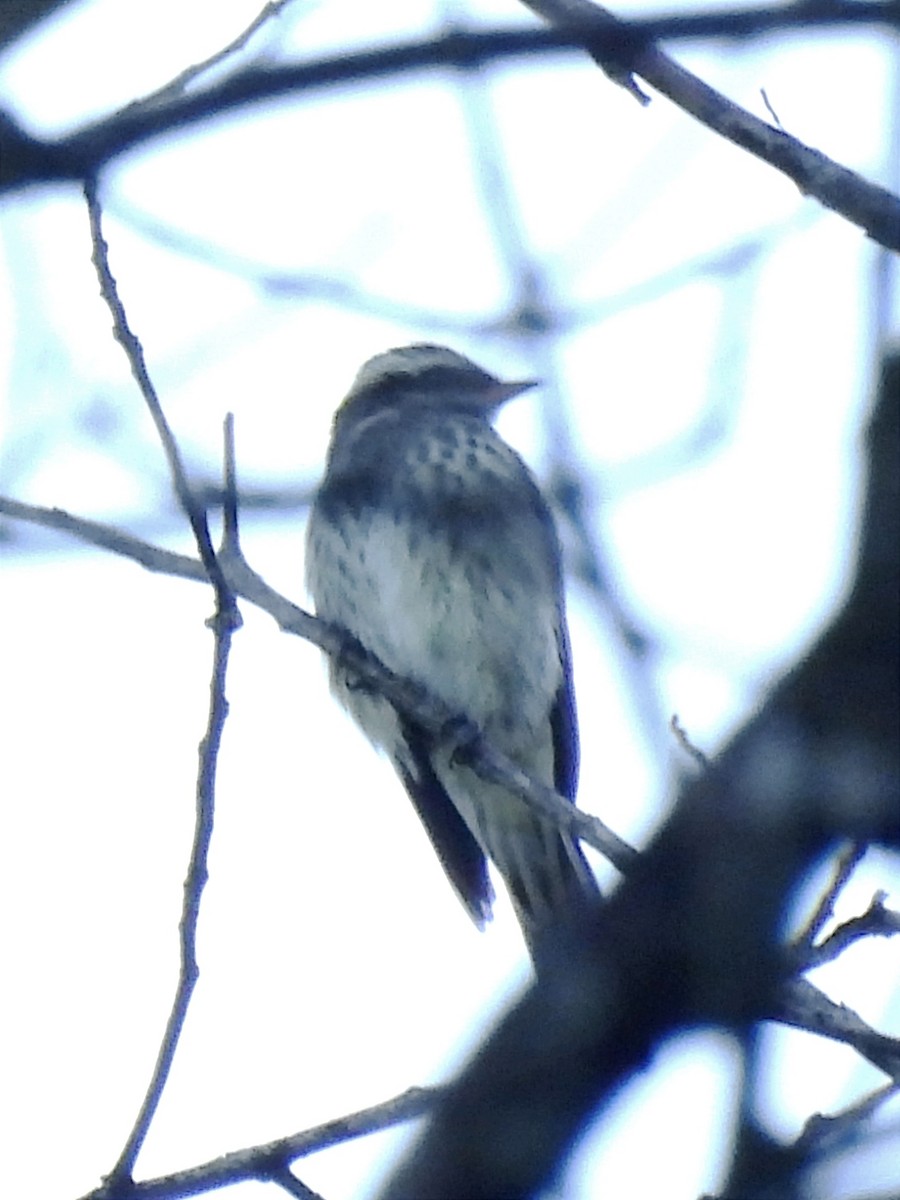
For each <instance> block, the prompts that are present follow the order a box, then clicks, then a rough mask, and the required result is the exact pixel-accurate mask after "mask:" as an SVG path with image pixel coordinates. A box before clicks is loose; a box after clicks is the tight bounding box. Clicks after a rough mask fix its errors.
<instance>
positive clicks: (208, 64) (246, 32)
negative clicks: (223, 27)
mask: <svg viewBox="0 0 900 1200" xmlns="http://www.w3.org/2000/svg"><path fill="white" fill-rule="evenodd" d="M290 3H291V0H269V3H268V4H266V5H264V7H263V8H262V9H261V10H260V11H259V12H258V13H257V14H256V16H255V17H254V18H253V20H252V21H251V22H250V24H249V25H247V26H246V28H244V29H242V30H241V32H240V33H239V34H238V35H237V36H236V37H234V38H232V40H231V41H230V42H229V43H228V45H227V46H223V47H222V48H221V49H220V50H216V51H215V53H214V54H211V55H210V56H209V58H204V59H203V60H202V61H201V62H198V63H193V64H192V65H191V66H189V67H185V69H184V70H183V71H180V72H179V73H178V74H177V75H176V76H175V77H174V78H173V79H170V80H169V82H168V83H164V84H163V86H162V87H160V88H157V90H156V91H155V92H150V93H149V94H148V95H146V96H142V97H141V98H140V99H139V100H132V102H131V103H130V104H126V106H125V107H124V108H123V109H121V110H120V111H121V112H123V113H133V112H136V111H144V110H147V109H153V108H159V107H160V106H161V105H163V104H167V103H169V102H170V101H172V100H175V99H177V98H178V97H179V96H182V95H184V93H185V91H186V90H187V88H188V85H189V84H191V83H193V82H194V80H195V79H198V78H199V77H200V76H201V75H203V74H205V72H206V71H209V70H210V69H211V68H212V67H217V66H219V64H220V63H222V62H224V61H225V59H226V58H230V57H231V55H233V54H237V53H238V52H239V51H240V50H243V48H244V47H245V46H246V45H247V43H248V42H249V41H250V39H251V38H252V37H253V35H254V34H255V33H256V31H257V30H258V29H260V28H261V27H262V26H263V25H264V24H265V23H266V21H268V20H269V19H270V18H272V17H277V16H278V14H279V13H280V12H281V10H282V9H283V8H286V7H287V5H288V4H290Z"/></svg>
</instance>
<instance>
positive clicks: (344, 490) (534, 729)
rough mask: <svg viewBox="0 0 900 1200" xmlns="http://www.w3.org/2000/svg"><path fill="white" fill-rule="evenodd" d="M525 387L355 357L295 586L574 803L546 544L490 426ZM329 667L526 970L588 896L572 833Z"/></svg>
mask: <svg viewBox="0 0 900 1200" xmlns="http://www.w3.org/2000/svg"><path fill="white" fill-rule="evenodd" d="M534 386H536V381H534V380H522V381H515V382H505V381H503V380H501V379H499V378H498V377H496V376H495V375H492V374H490V373H489V372H488V371H486V370H483V369H482V368H481V367H479V366H477V365H476V364H475V363H474V362H472V361H471V360H469V359H468V358H466V357H464V356H463V355H462V354H460V353H458V352H456V351H455V350H452V349H450V348H448V347H446V346H439V345H432V344H428V343H417V344H413V345H408V346H401V347H398V348H395V349H392V350H387V351H385V352H383V353H380V354H377V355H375V357H373V358H370V359H369V360H368V361H367V362H365V363H364V364H363V366H362V367H361V368H360V369H359V371H358V373H357V375H356V377H355V379H354V381H353V384H352V386H351V388H350V390H349V392H348V394H347V395H346V397H345V398H344V400H343V402H342V403H341V404H340V406H339V407H338V409H337V411H336V413H335V416H334V420H333V424H332V430H331V439H330V443H329V447H328V452H327V457H326V464H325V471H324V475H323V478H322V482H321V484H320V486H319V488H318V490H317V493H316V497H315V499H314V501H313V504H312V508H311V512H310V517H309V521H308V526H307V538H306V584H307V591H308V592H309V594H310V596H311V598H312V600H313V603H314V606H315V611H316V614H317V616H319V617H320V618H322V619H324V620H325V621H327V622H329V623H330V624H332V625H335V626H337V627H339V628H340V629H342V630H343V631H345V632H346V633H348V634H349V635H351V636H352V638H354V639H355V640H356V642H358V643H359V644H360V645H361V646H362V647H363V648H364V649H365V650H367V651H368V652H370V653H371V654H373V655H375V656H376V657H377V658H378V659H380V661H381V662H382V663H383V664H384V665H385V666H386V667H388V668H389V669H390V670H391V671H393V672H394V673H396V674H397V675H399V676H402V677H404V678H406V679H409V680H411V681H413V682H415V683H416V684H418V685H420V686H422V687H423V688H424V689H426V691H427V692H428V693H429V694H430V695H432V696H434V697H436V698H437V699H439V700H440V701H442V702H443V704H444V705H445V706H446V708H447V709H448V710H449V711H450V712H452V713H454V714H459V716H460V718H461V719H464V720H465V721H467V722H470V723H472V724H473V725H474V726H475V727H477V729H478V730H479V732H480V733H481V734H482V735H483V736H484V737H485V738H486V739H487V741H488V742H489V743H490V744H491V745H492V746H493V747H495V748H496V749H497V750H499V751H501V752H502V753H503V754H505V755H507V756H508V757H509V759H511V760H512V762H513V763H514V764H515V765H516V766H518V767H519V768H521V769H522V770H523V771H525V772H526V773H527V774H528V775H530V776H531V777H532V778H534V779H536V780H538V781H539V782H540V783H542V784H545V785H548V786H550V787H552V788H555V790H556V791H557V792H559V793H561V794H562V795H563V796H565V797H566V798H567V799H568V800H570V801H572V802H573V803H574V801H575V793H576V789H577V782H578V763H579V746H578V723H577V716H576V707H575V694H574V689H573V681H572V664H571V652H570V645H569V634H568V628H567V622H566V611H565V597H564V591H563V573H562V565H561V559H562V555H561V550H560V544H559V539H558V535H557V532H556V528H555V525H554V520H553V516H552V513H551V510H550V507H549V505H548V503H547V501H546V500H545V498H544V496H543V495H542V493H541V490H540V487H539V485H538V483H537V481H536V479H535V477H534V475H533V474H532V472H531V470H530V469H529V468H528V466H526V464H525V462H524V461H523V460H522V458H520V456H519V455H518V454H517V453H516V451H515V450H513V448H512V447H511V446H510V445H508V444H507V443H506V442H505V441H504V440H503V439H502V438H501V437H500V435H499V434H498V433H497V432H496V430H495V429H494V428H493V425H492V420H493V418H494V417H495V416H496V414H497V412H498V410H499V409H500V407H501V406H502V405H503V404H504V403H505V402H506V401H508V400H510V399H512V398H513V397H514V396H517V395H519V394H521V393H522V392H524V391H526V390H527V389H529V388H532V387H534ZM329 672H330V683H331V689H332V692H333V694H334V695H335V697H336V698H337V700H338V701H339V702H340V703H341V704H342V705H343V706H344V707H345V708H346V709H347V710H348V711H349V713H350V714H351V716H352V717H353V718H354V719H355V720H356V722H357V724H358V725H359V726H360V727H361V729H362V730H363V732H364V733H365V734H366V735H367V736H368V738H369V739H370V741H371V742H373V743H374V744H375V745H376V746H378V747H380V748H381V749H382V750H383V751H384V752H385V753H386V754H387V755H388V757H389V758H390V760H391V762H392V764H393V766H394V768H395V769H396V771H397V774H398V775H399V777H400V779H401V780H402V782H403V785H404V787H405V789H406V791H407V793H408V794H409V797H410V799H411V800H412V803H413V805H414V807H415V809H416V811H417V813H418V815H419V817H420V819H421V821H422V823H423V825H424V827H425V830H426V832H427V833H428V836H429V838H430V840H431V843H432V845H433V847H434V850H435V851H436V853H437V857H438V859H439V860H440V862H441V864H442V866H443V868H444V871H445V873H446V875H447V876H448V878H449V881H450V883H451V884H452V886H453V888H454V890H455V891H456V893H457V895H458V897H459V898H460V900H461V901H462V903H463V905H464V906H465V908H466V909H467V911H468V912H469V914H470V916H471V917H472V919H473V920H474V922H475V924H476V925H477V926H479V928H481V927H483V926H484V924H485V923H486V922H487V921H488V920H489V918H490V916H491V913H492V903H493V899H494V893H493V888H492V885H491V879H490V874H489V871H488V866H487V860H490V861H492V862H493V864H494V866H495V868H496V870H497V871H498V872H499V875H500V877H501V878H502V880H503V882H504V884H505V886H506V888H507V890H508V892H509V895H510V898H511V900H512V904H513V907H514V910H515V913H516V916H517V918H518V921H519V924H520V925H521V927H522V931H523V934H524V937H525V941H526V945H527V947H528V949H529V951H530V953H531V957H532V960H533V961H534V963H535V965H536V966H537V965H538V962H539V957H540V953H541V947H542V946H548V945H550V944H551V938H550V934H551V933H552V932H553V930H554V929H555V928H561V927H562V924H563V923H566V924H567V925H571V923H572V922H573V921H574V920H575V919H576V916H577V914H578V913H580V912H582V911H584V910H586V907H587V906H588V905H591V904H593V903H594V902H595V901H596V899H597V897H598V896H599V890H598V887H597V883H596V881H595V879H594V875H593V873H592V872H591V869H590V866H589V864H588V863H587V861H586V859H585V856H584V854H583V852H582V850H581V847H580V845H579V843H578V841H577V840H576V839H575V838H574V837H573V836H572V835H570V834H569V833H567V832H564V831H563V830H561V829H560V828H559V827H558V826H557V825H556V824H554V823H553V822H552V821H551V820H549V819H547V818H546V817H543V816H541V815H539V814H538V813H536V812H535V811H533V810H532V809H531V808H530V807H529V806H528V805H527V803H526V802H525V801H524V800H522V799H521V798H520V797H519V796H516V795H514V794H511V793H510V792H509V791H508V790H507V789H504V788H503V787H502V786H500V785H499V784H497V783H493V782H486V781H484V780H483V779H481V778H480V777H479V776H478V774H477V772H476V771H475V770H474V768H473V767H471V766H469V765H465V764H464V763H463V762H461V761H460V756H459V754H458V749H459V747H458V746H454V745H453V739H452V738H451V739H446V738H443V739H435V738H433V737H429V736H428V735H427V734H426V732H425V731H423V730H422V728H421V727H418V726H417V725H416V723H415V721H414V720H412V719H411V718H409V717H407V716H406V715H405V714H403V713H401V712H398V711H397V709H395V708H394V707H393V706H392V705H391V704H390V703H389V701H387V700H386V699H385V698H384V697H383V696H381V695H380V694H379V693H378V691H377V690H374V689H372V688H370V687H366V686H362V685H361V684H360V682H359V680H358V678H357V677H354V675H353V671H352V669H351V668H349V667H348V666H347V664H346V662H345V661H342V660H341V657H340V656H339V655H337V656H332V657H331V658H330V660H329ZM538 969H540V968H538Z"/></svg>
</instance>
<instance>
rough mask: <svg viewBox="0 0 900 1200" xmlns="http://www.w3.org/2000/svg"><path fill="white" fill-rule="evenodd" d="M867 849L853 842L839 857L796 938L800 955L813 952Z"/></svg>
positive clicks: (795, 941)
mask: <svg viewBox="0 0 900 1200" xmlns="http://www.w3.org/2000/svg"><path fill="white" fill-rule="evenodd" d="M867 849H868V847H867V846H866V845H865V844H863V843H859V842H851V843H850V845H849V846H847V848H846V849H845V850H844V851H843V853H842V854H841V855H840V857H839V858H838V860H837V863H836V864H835V868H834V875H833V877H832V880H831V883H830V884H829V885H828V887H827V888H826V889H825V892H824V893H823V895H822V898H821V899H820V900H819V903H818V904H817V905H816V908H815V911H814V912H813V913H812V915H811V916H810V918H809V921H808V922H807V924H806V926H805V928H803V929H802V930H801V931H800V933H799V934H798V935H797V937H796V938H795V939H794V949H795V950H796V951H797V953H798V955H801V956H805V955H808V954H810V953H811V952H812V949H813V945H814V944H815V940H816V938H817V937H818V936H819V934H820V933H821V932H822V930H823V929H824V928H825V926H826V924H827V923H828V922H829V921H830V920H831V918H832V917H833V916H834V905H835V902H836V900H837V898H838V896H839V895H840V894H841V892H842V891H843V890H844V887H845V886H846V884H847V882H848V880H849V879H850V876H851V875H852V874H853V872H854V871H855V870H856V868H857V867H858V866H859V864H860V863H861V862H862V860H863V858H864V856H865V853H866V850H867Z"/></svg>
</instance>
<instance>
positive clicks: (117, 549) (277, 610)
mask: <svg viewBox="0 0 900 1200" xmlns="http://www.w3.org/2000/svg"><path fill="white" fill-rule="evenodd" d="M0 513H6V514H7V515H8V516H11V517H17V518H19V519H21V520H26V521H31V522H32V523H34V524H38V525H46V526H49V527H50V528H53V529H60V530H63V531H64V532H66V533H69V534H72V535H73V536H74V537H77V538H79V539H80V540H81V541H85V542H89V543H90V544H92V545H96V546H101V547H103V548H104V549H107V550H112V551H113V552H114V553H116V554H120V555H122V556H123V557H126V558H130V559H133V560H134V561H135V562H138V563H140V564H141V565H142V566H146V567H147V568H148V569H149V570H152V571H156V572H159V573H161V574H170V575H174V576H177V577H179V578H182V579H193V580H201V581H202V580H206V578H207V576H206V573H205V572H204V570H203V566H202V564H201V563H199V562H197V561H196V560H195V559H191V558H187V557H186V556H185V555H180V554H173V553H172V552H170V551H166V550H161V549H159V548H158V547H156V546H151V545H148V544H147V543H146V542H142V541H141V540H140V539H139V538H135V537H132V536H131V535H130V534H124V533H120V532H119V531H118V530H115V529H112V528H111V527H110V526H108V525H103V524H101V523H99V522H96V521H88V520H83V519H81V518H79V517H74V516H72V515H71V514H69V513H64V512H62V511H61V510H60V509H55V508H54V509H42V508H40V507H39V506H37V505H31V504H21V503H19V502H18V501H14V500H9V499H6V498H4V497H0ZM219 564H220V567H221V569H222V572H223V576H224V578H225V579H226V581H227V585H228V587H229V588H231V590H232V591H233V592H234V594H235V595H236V596H239V597H241V598H242V599H244V600H249V601H250V602H251V604H255V605H256V606H257V607H258V608H261V609H263V610H264V611H265V612H267V613H268V614H269V615H270V616H271V617H273V618H274V619H275V620H276V621H277V622H278V625H279V627H280V628H281V630H282V631H283V632H284V633H291V634H294V635H295V636H297V637H302V638H304V639H305V640H306V641H308V642H312V643H313V644H314V645H316V646H318V647H319V649H320V650H323V651H324V652H325V653H326V654H329V655H332V656H336V657H340V658H341V659H342V661H343V662H344V663H346V665H347V666H348V667H352V669H353V670H354V671H355V672H356V673H357V675H358V676H359V678H360V681H361V682H363V683H365V684H367V685H369V686H371V687H373V688H376V689H377V690H378V691H380V692H381V693H382V694H383V695H384V696H386V697H387V699H388V700H390V701H391V703H392V704H394V705H395V706H396V707H397V708H398V709H399V710H400V711H401V712H403V713H404V714H406V715H407V716H409V717H411V718H412V720H414V721H415V722H416V723H417V724H418V725H419V726H421V728H422V729H424V730H425V731H426V732H427V733H429V734H431V736H432V737H435V738H444V737H449V738H452V739H453V740H454V742H455V743H456V744H457V745H458V749H457V753H458V757H459V758H460V761H463V762H466V763H467V764H468V765H469V766H471V767H472V768H473V769H474V770H475V771H477V772H478V774H479V775H480V776H481V777H482V778H483V779H487V780H489V781H491V782H493V783H499V784H500V785H501V786H503V787H505V788H507V789H508V790H509V791H510V792H512V793H514V794H515V795H517V796H520V797H521V798H522V799H523V800H524V801H525V802H526V803H527V804H531V805H532V806H533V807H535V808H537V809H538V811H540V812H542V813H543V814H544V815H545V816H548V817H550V819H551V820H554V821H556V822H557V824H558V825H559V826H560V828H563V829H567V830H569V831H570V832H571V833H573V834H574V835H575V836H577V837H579V838H581V839H582V841H584V842H586V843H587V844H588V845H589V846H593V847H594V849H595V850H599V851H600V853H601V854H603V855H604V856H605V857H606V858H607V859H608V860H609V861H610V862H611V863H612V864H613V865H614V866H615V867H617V868H618V869H619V870H620V871H623V872H626V871H629V870H630V869H631V868H632V867H633V866H634V864H635V862H636V861H637V857H638V854H637V851H636V850H635V849H634V847H632V846H630V845H629V844H628V843H627V842H626V841H624V840H623V839H622V838H620V837H619V836H618V835H617V834H615V833H613V831H612V830H611V829H610V828H609V827H608V826H606V825H605V824H604V823H603V822H602V821H601V820H600V819H599V818H598V817H595V816H593V815H592V814H590V813H586V812H583V811H582V810H581V809H579V808H576V807H575V806H574V805H573V804H571V803H570V802H569V801H568V800H565V799H563V797H561V796H559V795H557V793H556V792H554V791H553V789H552V788H548V787H546V786H544V785H543V784H540V783H538V782H537V781H536V780H533V779H529V777H528V776H527V775H526V774H525V773H524V772H523V771H521V770H519V768H518V767H516V766H515V764H514V763H512V762H511V761H510V760H509V759H508V758H506V756H505V755H503V754H501V753H500V752H499V751H497V750H495V749H494V748H493V747H491V746H489V745H488V744H487V743H486V742H485V741H484V739H483V738H481V736H480V735H479V734H478V732H477V730H474V729H472V730H470V729H469V728H468V727H467V726H466V725H465V723H464V722H463V723H462V725H461V723H460V720H459V717H460V714H459V713H453V712H451V711H450V710H449V709H448V708H447V707H446V706H445V705H443V704H442V703H441V702H440V701H439V700H437V699H436V698H435V697H433V696H429V695H427V694H426V693H425V692H424V691H423V689H422V688H421V687H419V686H418V685H417V684H414V683H411V682H410V681H409V680H404V679H401V678H400V677H399V676H397V675H394V674H393V673H392V672H391V671H388V669H387V668H386V667H384V666H383V665H382V664H381V663H379V662H378V660H377V659H376V658H375V657H374V656H373V655H371V654H368V653H366V651H365V650H363V648H362V647H361V646H359V645H358V644H357V643H356V642H354V641H353V639H352V638H350V637H349V636H348V635H347V634H346V633H345V632H344V631H342V630H340V629H338V628H336V627H335V626H332V625H328V624H327V623H326V622H325V621H320V620H319V619H318V618H317V617H314V616H313V615H312V614H311V613H308V612H306V611H305V610H304V609H302V608H300V607H299V605H296V604H294V603H292V601H290V600H288V599H287V598H286V597H285V596H282V595H281V594H280V593H279V592H276V591H275V589H274V588H271V587H269V585H268V584H267V583H266V582H265V580H263V579H261V578H260V576H258V575H257V574H256V573H255V572H254V571H253V570H252V569H251V568H250V567H249V566H248V565H247V563H246V561H245V560H244V558H243V555H242V554H241V553H240V551H238V552H237V553H233V552H231V551H229V550H228V549H227V548H226V547H223V549H222V551H220V554H219ZM461 729H462V730H463V732H464V734H466V735H467V736H465V737H464V739H463V741H462V743H461V744H459V743H460V730H461Z"/></svg>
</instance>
